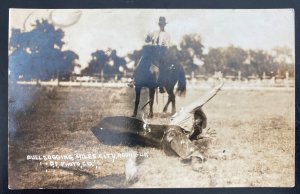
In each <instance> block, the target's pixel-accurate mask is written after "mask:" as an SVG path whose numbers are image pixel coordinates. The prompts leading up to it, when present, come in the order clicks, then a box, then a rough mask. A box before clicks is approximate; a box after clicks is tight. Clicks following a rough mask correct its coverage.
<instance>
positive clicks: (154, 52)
mask: <svg viewBox="0 0 300 194" xmlns="http://www.w3.org/2000/svg"><path fill="white" fill-rule="evenodd" d="M166 24H167V22H166V18H165V17H163V16H161V17H159V22H158V26H159V30H158V31H155V32H153V33H149V34H148V35H147V37H146V39H145V42H146V43H148V45H146V46H144V50H143V56H142V58H141V60H140V62H139V63H151V64H152V65H155V66H157V67H158V68H159V76H158V79H157V85H158V86H159V91H160V93H164V92H165V91H164V84H165V77H166V76H165V73H166V71H167V65H166V61H165V56H166V51H167V49H168V47H169V45H170V35H169V34H168V33H167V32H166V31H165V26H166ZM138 66H140V65H139V64H138ZM133 79H134V75H133ZM128 85H129V86H130V87H133V85H134V81H132V82H130V83H129V84H128Z"/></svg>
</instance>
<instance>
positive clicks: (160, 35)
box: [145, 30, 170, 47]
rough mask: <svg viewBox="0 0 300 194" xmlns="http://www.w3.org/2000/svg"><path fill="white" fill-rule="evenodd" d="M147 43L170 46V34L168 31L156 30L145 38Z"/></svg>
mask: <svg viewBox="0 0 300 194" xmlns="http://www.w3.org/2000/svg"><path fill="white" fill-rule="evenodd" d="M145 41H146V42H147V43H151V44H152V45H159V46H165V47H169V46H170V35H169V34H168V33H167V32H166V31H160V30H159V31H156V32H153V33H150V34H148V35H147V38H146V40H145Z"/></svg>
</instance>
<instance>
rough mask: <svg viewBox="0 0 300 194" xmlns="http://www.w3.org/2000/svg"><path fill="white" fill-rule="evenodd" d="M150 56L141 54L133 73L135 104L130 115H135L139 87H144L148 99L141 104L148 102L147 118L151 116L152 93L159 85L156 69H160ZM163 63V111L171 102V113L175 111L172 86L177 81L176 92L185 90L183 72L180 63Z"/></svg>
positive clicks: (181, 92) (153, 93)
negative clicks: (164, 103) (166, 98)
mask: <svg viewBox="0 0 300 194" xmlns="http://www.w3.org/2000/svg"><path fill="white" fill-rule="evenodd" d="M144 49H145V48H144ZM144 52H145V51H144ZM146 52H147V51H146ZM151 57H152V56H149V54H148V55H143V56H142V58H141V59H140V61H139V63H138V66H137V68H136V70H135V73H134V82H135V106H134V111H133V115H132V117H136V115H137V112H138V106H139V102H140V94H141V89H142V88H143V87H145V88H148V89H149V101H148V102H147V103H146V104H145V105H144V106H143V108H144V107H145V106H146V105H147V104H149V106H150V111H149V115H148V118H153V102H154V95H155V90H156V88H157V87H158V86H159V85H158V83H157V77H158V73H159V72H158V71H157V69H159V71H161V68H158V67H157V66H158V65H154V64H153V60H152V59H151ZM163 65H164V68H165V71H164V72H165V73H164V74H165V77H164V78H163V79H164V81H163V83H162V84H163V86H164V88H165V89H166V92H167V94H168V101H167V103H166V105H165V106H164V108H163V112H164V113H166V112H167V109H168V106H169V104H170V103H172V114H174V113H176V106H175V94H174V87H175V85H176V83H178V88H177V91H176V93H177V94H178V95H184V94H185V92H186V78H185V72H184V69H183V67H182V66H181V65H180V64H176V63H170V62H169V63H168V61H165V63H164V64H163Z"/></svg>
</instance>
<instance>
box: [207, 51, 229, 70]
mask: <svg viewBox="0 0 300 194" xmlns="http://www.w3.org/2000/svg"><path fill="white" fill-rule="evenodd" d="M204 67H205V69H206V71H207V74H209V75H213V74H214V73H215V72H216V71H222V72H224V71H225V69H226V66H225V58H224V53H223V49H222V48H210V49H209V51H208V53H207V54H206V55H205V56H204Z"/></svg>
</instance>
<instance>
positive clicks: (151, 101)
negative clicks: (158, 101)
mask: <svg viewBox="0 0 300 194" xmlns="http://www.w3.org/2000/svg"><path fill="white" fill-rule="evenodd" d="M154 95H155V88H149V99H150V102H149V106H150V111H149V115H148V118H153V103H154Z"/></svg>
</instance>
